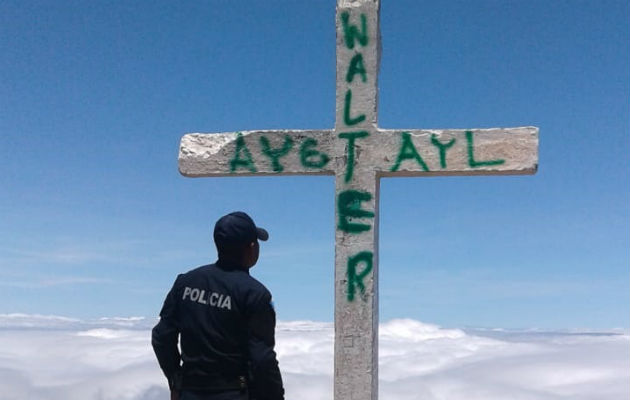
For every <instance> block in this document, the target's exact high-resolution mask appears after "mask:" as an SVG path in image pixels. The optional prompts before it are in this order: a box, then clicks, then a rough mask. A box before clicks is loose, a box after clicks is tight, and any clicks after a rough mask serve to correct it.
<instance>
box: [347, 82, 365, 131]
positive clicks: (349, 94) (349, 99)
mask: <svg viewBox="0 0 630 400" xmlns="http://www.w3.org/2000/svg"><path fill="white" fill-rule="evenodd" d="M351 104H352V90H350V89H348V91H347V92H346V100H345V103H344V105H343V122H344V123H345V124H346V125H348V126H352V125H356V124H358V123H359V122H362V121H364V120H365V114H361V115H359V116H357V117H355V118H352V117H350V105H351Z"/></svg>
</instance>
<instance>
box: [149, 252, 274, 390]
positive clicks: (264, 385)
mask: <svg viewBox="0 0 630 400" xmlns="http://www.w3.org/2000/svg"><path fill="white" fill-rule="evenodd" d="M275 325H276V314H275V311H274V309H273V306H272V304H271V293H269V290H267V288H265V286H264V285H263V284H261V283H260V282H258V281H257V280H256V279H254V278H253V277H251V276H250V275H249V271H248V269H247V268H243V267H240V266H238V265H235V264H231V263H226V262H223V261H221V260H220V261H218V262H217V263H216V264H210V265H205V266H202V267H199V268H196V269H194V270H192V271H189V272H187V273H185V274H181V275H179V276H178V277H177V279H176V280H175V283H174V284H173V287H172V289H171V290H170V292H169V293H168V295H167V296H166V300H164V306H163V307H162V311H161V312H160V322H159V323H158V324H157V325H156V326H155V328H153V332H152V340H151V342H152V345H153V349H154V351H155V354H156V356H157V359H158V362H159V364H160V367H161V368H162V371H164V375H166V378H167V379H168V382H169V387H170V388H171V389H173V387H174V386H179V387H181V389H184V390H199V391H210V392H221V391H227V390H235V389H239V388H240V387H241V386H240V385H242V382H243V381H247V386H248V387H249V392H250V396H251V397H252V398H256V399H257V400H266V399H269V400H279V399H283V398H284V389H283V386H282V377H281V375H280V370H279V368H278V361H277V360H276V353H275V352H274V350H273V348H274V345H275V341H274V333H275ZM179 335H181V338H180V345H181V354H180V352H179V349H178V347H177V340H178V336H179ZM180 360H181V364H180Z"/></svg>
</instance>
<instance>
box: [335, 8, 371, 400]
mask: <svg viewBox="0 0 630 400" xmlns="http://www.w3.org/2000/svg"><path fill="white" fill-rule="evenodd" d="M378 15H379V1H378V0H374V1H364V2H357V1H351V0H339V1H338V3H337V19H336V26H337V35H336V37H337V43H336V48H337V69H336V80H337V84H336V92H337V93H336V99H337V101H336V120H335V135H336V136H337V139H338V140H337V141H336V146H337V147H336V149H335V153H336V154H340V155H343V156H342V157H339V158H337V164H336V165H335V194H336V196H337V201H336V204H337V206H336V207H335V221H336V234H335V372H334V373H335V382H334V398H335V399H363V400H371V399H376V396H377V394H378V189H379V188H378V186H379V180H378V179H377V178H376V173H375V171H374V166H373V164H372V163H370V162H369V161H368V162H365V161H367V160H364V159H365V158H366V157H369V153H370V152H369V151H368V148H367V143H368V142H367V140H368V138H370V137H371V136H374V135H376V134H377V78H378V64H379V29H378Z"/></svg>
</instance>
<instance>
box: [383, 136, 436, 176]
mask: <svg viewBox="0 0 630 400" xmlns="http://www.w3.org/2000/svg"><path fill="white" fill-rule="evenodd" d="M409 159H413V160H416V162H417V163H418V164H420V166H421V167H422V169H423V170H425V171H427V172H428V171H429V167H427V164H426V163H425V162H424V160H423V159H422V157H420V154H419V153H418V150H416V146H414V145H413V141H412V140H411V135H410V134H409V132H403V133H402V143H401V144H400V151H398V157H397V158H396V163H395V164H394V166H393V167H392V169H391V171H392V172H395V171H398V168H400V163H402V162H403V161H404V160H409Z"/></svg>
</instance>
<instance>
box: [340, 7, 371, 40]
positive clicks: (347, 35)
mask: <svg viewBox="0 0 630 400" xmlns="http://www.w3.org/2000/svg"><path fill="white" fill-rule="evenodd" d="M349 21H350V13H349V12H348V11H344V12H342V13H341V23H342V24H343V37H344V39H345V41H346V46H348V48H349V49H354V39H355V38H356V39H357V40H358V41H359V43H360V44H361V46H365V45H367V43H368V30H367V18H366V17H365V14H361V32H359V29H358V28H357V27H356V26H355V25H352V24H350V23H349Z"/></svg>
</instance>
